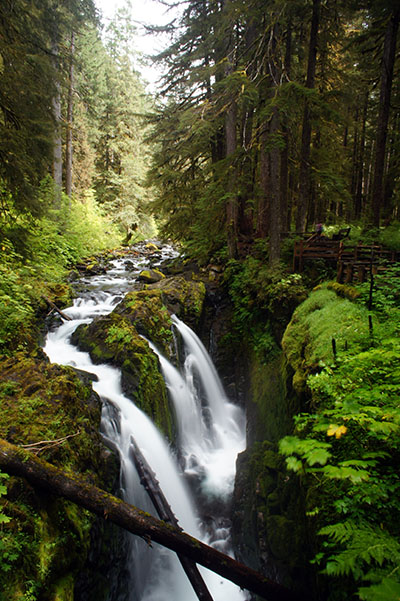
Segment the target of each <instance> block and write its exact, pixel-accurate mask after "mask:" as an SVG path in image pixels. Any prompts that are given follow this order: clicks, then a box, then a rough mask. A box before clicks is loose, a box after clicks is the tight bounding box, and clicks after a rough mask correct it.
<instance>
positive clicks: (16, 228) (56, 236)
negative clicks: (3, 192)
mask: <svg viewBox="0 0 400 601" xmlns="http://www.w3.org/2000/svg"><path fill="white" fill-rule="evenodd" d="M53 198H54V187H53V183H52V181H51V180H50V179H46V180H44V181H43V182H42V184H41V187H40V191H39V195H38V203H39V204H40V205H41V206H42V207H43V208H44V209H43V212H44V216H43V217H41V218H38V217H36V218H35V217H32V216H29V215H24V216H21V215H18V213H16V212H15V211H11V210H10V211H9V212H8V214H7V215H3V218H2V219H1V218H0V231H1V233H2V241H1V245H0V315H1V319H0V350H1V351H2V352H5V353H9V352H12V351H13V350H14V349H15V348H16V347H17V346H18V344H23V345H25V344H27V343H29V341H30V337H31V335H32V327H33V326H34V322H35V316H36V313H37V310H38V308H39V306H40V303H41V302H42V300H41V295H42V294H47V292H48V291H49V289H51V286H52V284H54V283H56V282H61V281H62V279H63V278H65V276H66V274H67V269H68V267H71V266H72V264H73V263H75V262H78V261H79V260H80V259H82V258H83V257H85V256H88V255H91V254H93V253H94V252H98V251H100V250H103V249H105V248H109V247H112V246H115V245H116V244H117V243H118V241H119V236H118V234H117V232H116V231H115V229H114V228H113V226H112V225H111V223H110V222H109V220H108V219H107V218H105V217H104V216H103V215H102V214H101V211H100V210H99V208H98V206H97V204H96V202H95V200H94V196H93V194H91V193H88V194H86V195H85V197H84V198H83V199H82V202H81V201H79V200H77V199H75V198H72V199H68V198H67V197H66V196H64V195H63V196H62V198H61V201H62V202H61V204H60V207H59V208H58V209H55V208H53V207H52V202H53ZM50 296H51V293H50Z"/></svg>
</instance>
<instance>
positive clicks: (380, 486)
mask: <svg viewBox="0 0 400 601" xmlns="http://www.w3.org/2000/svg"><path fill="white" fill-rule="evenodd" d="M395 271H396V270H395ZM392 278H393V274H392V275H390V274H389V273H388V272H387V273H386V278H385V280H382V282H381V287H382V288H381V290H382V298H380V303H379V306H378V307H377V308H378V309H379V310H377V311H375V312H374V313H373V319H374V323H376V327H375V328H374V336H373V337H372V336H371V335H370V332H369V331H368V329H367V328H366V327H365V316H366V314H368V312H367V310H366V308H365V307H363V306H362V303H363V302H364V301H365V298H363V295H362V294H361V296H360V298H359V299H357V301H356V302H355V303H350V302H349V301H348V300H341V299H338V298H337V299H336V301H335V304H334V305H332V302H333V301H332V299H331V297H330V296H329V295H332V294H333V293H332V292H330V291H328V290H324V289H321V290H318V291H316V292H315V293H313V294H312V295H311V297H310V298H309V299H307V301H306V302H305V303H303V305H301V306H300V307H299V308H298V310H297V311H296V314H295V315H294V318H293V320H292V323H291V325H290V326H289V328H288V331H289V334H288V336H287V338H286V344H287V347H288V349H289V350H290V349H291V348H292V346H291V344H292V342H293V340H295V339H294V337H293V336H294V331H295V330H296V328H297V334H298V336H300V334H301V335H302V336H304V335H305V334H307V336H310V335H311V339H310V338H308V344H309V351H308V355H307V354H306V355H304V349H302V348H300V347H299V346H297V348H298V350H297V351H296V353H297V354H295V357H298V364H297V368H298V369H303V370H304V369H305V365H304V363H303V364H302V362H301V361H302V360H301V353H302V356H303V361H304V356H305V357H306V359H307V356H308V357H315V358H316V357H317V356H321V352H322V350H323V347H321V344H322V342H323V340H322V339H323V337H324V333H323V329H324V328H326V330H327V333H329V336H335V337H336V338H339V334H340V332H341V331H342V332H343V328H345V331H347V324H349V323H352V328H350V329H349V330H348V332H347V334H346V335H347V336H351V338H350V340H351V344H349V345H348V350H347V351H346V352H342V353H341V354H340V355H339V356H338V357H337V360H336V361H330V362H329V363H328V364H325V366H323V365H322V364H321V365H320V370H319V372H318V373H314V374H312V375H309V376H308V378H307V384H308V387H309V389H310V390H311V394H312V404H311V406H312V412H310V413H303V414H300V415H298V416H297V417H296V429H295V432H294V434H293V435H292V436H288V437H285V438H284V439H282V440H281V441H280V451H281V453H282V454H284V455H285V456H286V461H287V467H288V469H289V470H291V471H294V472H296V473H298V474H301V475H302V477H303V478H305V480H306V482H307V483H308V487H309V495H308V499H309V508H308V509H309V513H308V515H309V517H310V519H311V520H314V521H315V527H316V529H317V530H319V534H320V536H321V537H322V538H323V542H321V543H320V545H319V551H318V553H317V555H316V557H315V562H316V563H317V564H319V565H320V566H321V568H322V571H323V573H324V574H326V575H327V576H332V577H334V578H336V579H337V577H341V580H340V586H343V576H346V579H347V580H346V581H347V582H352V583H353V585H352V586H351V585H350V588H352V590H351V591H345V592H344V594H345V595H347V597H350V596H351V595H352V593H353V590H354V591H356V590H357V595H358V598H359V599H362V600H364V601H378V600H382V601H383V599H384V600H385V601H395V600H397V599H398V598H399V592H400V573H399V570H398V566H399V565H400V545H399V543H398V538H399V534H400V532H399V523H400V504H399V501H398V499H399V493H400V481H399V478H398V462H399V460H400V407H399V403H398V398H399V392H400V368H399V364H400V362H399V359H400V339H399V337H398V336H396V333H397V332H398V323H399V320H398V309H396V308H395V307H394V304H395V301H394V298H396V296H397V294H398V288H399V286H400V284H399V281H398V279H396V278H394V279H392ZM384 281H385V282H386V284H384V283H383V282H384ZM385 286H388V287H389V289H390V294H387V295H386V296H385V290H384V288H385ZM360 288H361V290H362V291H363V286H361V287H360ZM365 292H366V291H365V290H364V293H365ZM387 292H388V291H387V290H386V293H387ZM385 299H386V300H385ZM330 305H331V308H329V306H330ZM335 306H336V309H335ZM339 307H341V310H339ZM329 315H330V318H329V319H328V317H329ZM379 319H381V320H383V321H381V323H379ZM299 322H301V323H303V325H304V323H306V324H307V326H308V329H307V330H304V329H303V330H301V329H299ZM318 323H320V324H321V326H320V327H318ZM324 324H325V325H324ZM335 324H336V326H335ZM291 329H292V332H290V330H291ZM310 333H311V334H310ZM325 338H326V340H325V348H326V349H328V348H329V343H328V337H326V336H325ZM318 349H319V350H318ZM299 352H300V356H299ZM292 360H293V358H292ZM321 368H322V369H321ZM336 582H339V581H338V580H336ZM333 588H334V587H333ZM341 592H342V594H343V590H341ZM332 594H333V598H336V597H334V595H335V592H334V591H333V593H332Z"/></svg>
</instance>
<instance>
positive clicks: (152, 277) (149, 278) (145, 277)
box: [138, 269, 165, 284]
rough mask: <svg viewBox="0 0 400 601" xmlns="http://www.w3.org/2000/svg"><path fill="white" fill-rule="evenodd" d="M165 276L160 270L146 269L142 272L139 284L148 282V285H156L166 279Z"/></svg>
mask: <svg viewBox="0 0 400 601" xmlns="http://www.w3.org/2000/svg"><path fill="white" fill-rule="evenodd" d="M164 278H165V275H164V274H163V273H161V271H158V269H144V270H143V271H141V272H140V274H139V277H138V280H139V282H146V283H147V284H154V283H155V282H159V281H160V280H162V279H164Z"/></svg>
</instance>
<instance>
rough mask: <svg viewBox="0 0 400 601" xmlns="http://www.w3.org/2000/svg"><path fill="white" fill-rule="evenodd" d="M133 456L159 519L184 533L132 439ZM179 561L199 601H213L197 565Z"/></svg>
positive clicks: (180, 556)
mask: <svg viewBox="0 0 400 601" xmlns="http://www.w3.org/2000/svg"><path fill="white" fill-rule="evenodd" d="M131 454H132V456H133V460H134V462H135V467H136V471H137V473H138V476H139V478H140V484H142V486H143V487H144V488H145V490H146V492H147V494H148V495H149V497H150V499H151V502H152V503H153V505H154V508H155V510H156V511H157V514H158V517H159V518H160V519H161V520H163V521H164V522H168V523H170V524H172V525H173V526H174V527H175V528H177V529H178V530H179V531H180V532H182V528H180V527H179V524H178V520H177V519H176V516H175V514H174V512H173V511H172V509H171V506H170V504H169V503H168V501H167V499H166V497H165V495H164V493H163V491H162V490H161V488H160V484H159V482H158V480H157V478H156V475H155V473H154V472H153V470H152V469H151V467H150V466H149V464H148V463H147V461H146V459H145V457H144V455H143V453H142V452H141V450H140V449H139V447H138V446H137V444H136V442H135V441H134V440H133V439H132V438H131ZM178 559H179V561H180V563H181V565H182V567H183V569H184V571H185V574H186V576H187V577H188V579H189V582H190V584H191V585H192V587H193V590H194V592H195V593H196V595H197V598H198V599H199V601H213V598H212V597H211V595H210V592H209V590H208V588H207V585H206V583H205V582H204V580H203V577H202V575H201V574H200V571H199V569H198V567H197V565H196V564H195V563H194V562H193V561H190V559H188V558H187V557H185V556H184V555H182V554H178Z"/></svg>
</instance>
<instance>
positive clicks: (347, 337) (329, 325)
mask: <svg viewBox="0 0 400 601" xmlns="http://www.w3.org/2000/svg"><path fill="white" fill-rule="evenodd" d="M329 288H330V289H328V288H327V287H326V286H320V287H318V288H317V289H315V290H314V291H313V292H312V293H311V294H310V296H309V297H308V298H307V299H306V300H305V301H304V302H303V303H302V304H301V305H300V306H299V307H298V308H297V309H296V311H295V312H294V314H293V317H292V320H291V321H290V323H289V325H288V327H287V328H286V331H285V333H284V336H283V339H282V347H283V350H284V353H285V355H286V358H287V360H288V362H289V363H290V365H291V366H292V367H293V370H294V376H293V386H294V388H295V389H296V391H297V392H298V393H299V394H302V393H304V392H305V389H306V382H307V377H308V376H309V375H310V374H312V373H317V372H318V371H320V370H321V369H322V367H324V366H325V365H333V364H334V362H335V356H334V350H333V349H334V348H336V352H337V353H341V352H344V351H347V350H349V349H350V348H357V349H359V350H360V351H361V350H363V345H364V346H365V344H366V342H368V312H367V310H366V308H365V307H363V306H361V305H360V304H357V303H355V302H352V301H350V300H349V299H348V298H344V290H343V288H340V289H339V290H338V289H337V287H335V290H332V289H331V288H332V286H329ZM339 292H340V293H341V296H338V293H339ZM346 296H349V295H348V294H346ZM333 339H334V341H335V347H334V346H333V344H332V340H333Z"/></svg>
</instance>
